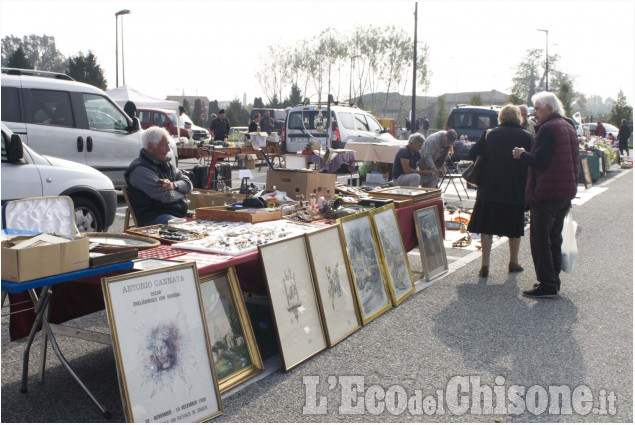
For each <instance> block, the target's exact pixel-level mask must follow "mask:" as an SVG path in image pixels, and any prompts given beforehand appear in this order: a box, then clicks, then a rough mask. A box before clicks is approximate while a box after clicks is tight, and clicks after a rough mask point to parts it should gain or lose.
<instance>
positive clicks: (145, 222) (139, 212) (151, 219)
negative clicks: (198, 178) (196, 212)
mask: <svg viewBox="0 0 635 425" xmlns="http://www.w3.org/2000/svg"><path fill="white" fill-rule="evenodd" d="M169 140H170V134H169V133H168V132H167V131H166V130H165V129H164V128H162V127H150V128H148V129H147V130H146V131H144V132H143V134H142V135H141V144H142V147H143V149H141V151H140V152H139V157H138V158H136V159H135V160H134V161H132V163H130V166H128V169H127V170H126V172H125V174H124V177H125V178H126V185H127V186H128V198H129V200H130V205H131V207H132V211H133V212H134V214H135V216H136V218H137V222H138V223H139V226H150V225H153V224H167V222H168V221H169V220H171V219H173V218H176V217H179V218H183V217H185V216H186V214H187V203H186V202H185V195H186V194H188V193H190V192H191V191H192V182H191V181H190V179H188V178H187V177H186V176H185V175H183V173H182V172H181V170H179V169H178V168H176V166H174V164H172V162H171V160H172V159H171V158H168V153H169V152H170V145H169Z"/></svg>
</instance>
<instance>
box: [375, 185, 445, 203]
mask: <svg viewBox="0 0 635 425" xmlns="http://www.w3.org/2000/svg"><path fill="white" fill-rule="evenodd" d="M368 194H369V195H370V196H373V197H376V198H390V199H395V200H400V201H401V200H410V201H411V202H412V203H413V204H418V203H419V202H423V201H427V200H430V199H438V198H440V197H441V189H432V188H428V187H406V186H394V187H386V188H383V189H375V190H372V191H370V192H368Z"/></svg>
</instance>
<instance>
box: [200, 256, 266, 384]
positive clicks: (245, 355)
mask: <svg viewBox="0 0 635 425" xmlns="http://www.w3.org/2000/svg"><path fill="white" fill-rule="evenodd" d="M200 286H201V296H202V298H203V310H204V312H205V319H206V321H207V331H208V336H209V340H210V344H211V346H212V356H213V358H214V366H215V369H216V377H217V378H218V387H219V389H220V392H221V393H223V392H225V391H227V390H229V389H231V388H233V387H235V386H236V385H239V384H241V383H242V382H244V381H246V380H248V379H250V378H252V377H254V376H256V375H258V374H259V373H260V372H262V371H263V370H264V365H263V363H262V358H261V357H260V351H259V350H258V344H257V343H256V337H255V336H254V332H253V329H252V328H251V322H250V321H249V314H248V313H247V308H246V307H245V301H244V299H243V295H242V292H241V290H240V285H239V283H238V276H237V275H236V270H235V269H234V267H230V268H228V269H225V270H222V271H218V272H214V273H210V274H207V275H203V276H201V278H200Z"/></svg>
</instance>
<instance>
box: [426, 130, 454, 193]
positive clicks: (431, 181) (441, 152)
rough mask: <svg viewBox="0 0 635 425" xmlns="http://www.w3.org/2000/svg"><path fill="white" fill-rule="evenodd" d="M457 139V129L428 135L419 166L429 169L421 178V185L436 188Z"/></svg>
mask: <svg viewBox="0 0 635 425" xmlns="http://www.w3.org/2000/svg"><path fill="white" fill-rule="evenodd" d="M455 140H456V131H454V130H452V129H450V130H448V131H438V132H436V133H434V134H433V135H432V136H430V137H428V139H427V140H426V142H425V144H424V145H423V147H422V148H421V150H420V151H419V156H420V157H421V161H420V162H419V168H420V169H421V170H425V171H428V173H427V174H424V176H425V177H422V178H421V186H423V187H431V188H434V189H436V188H437V184H438V183H439V178H441V177H443V175H444V174H445V171H446V169H445V159H446V157H447V156H448V153H449V152H450V149H451V148H452V147H453V146H454V141H455Z"/></svg>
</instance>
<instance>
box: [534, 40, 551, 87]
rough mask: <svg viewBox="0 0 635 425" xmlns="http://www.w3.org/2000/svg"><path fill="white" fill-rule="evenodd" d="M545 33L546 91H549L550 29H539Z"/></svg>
mask: <svg viewBox="0 0 635 425" xmlns="http://www.w3.org/2000/svg"><path fill="white" fill-rule="evenodd" d="M536 31H542V32H544V33H545V37H546V43H545V91H549V30H541V29H537V30H536Z"/></svg>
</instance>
